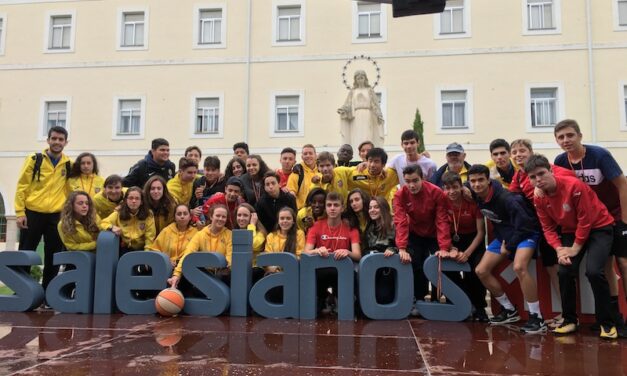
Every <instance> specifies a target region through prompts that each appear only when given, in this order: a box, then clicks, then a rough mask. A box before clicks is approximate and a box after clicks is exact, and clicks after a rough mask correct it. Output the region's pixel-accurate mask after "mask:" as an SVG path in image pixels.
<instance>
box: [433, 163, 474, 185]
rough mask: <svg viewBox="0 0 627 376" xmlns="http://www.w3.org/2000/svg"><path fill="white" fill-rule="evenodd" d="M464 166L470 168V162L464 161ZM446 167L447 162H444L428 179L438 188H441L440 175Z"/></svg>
mask: <svg viewBox="0 0 627 376" xmlns="http://www.w3.org/2000/svg"><path fill="white" fill-rule="evenodd" d="M464 167H466V170H470V163H468V162H466V161H464ZM447 169H448V164H447V163H445V164H444V165H443V166H441V167H440V168H438V170H437V171H436V172H435V173H434V174H433V176H432V177H431V179H429V182H430V183H432V184H435V185H437V186H438V187H440V188H442V185H443V184H442V175H444V173H445V172H446V170H447Z"/></svg>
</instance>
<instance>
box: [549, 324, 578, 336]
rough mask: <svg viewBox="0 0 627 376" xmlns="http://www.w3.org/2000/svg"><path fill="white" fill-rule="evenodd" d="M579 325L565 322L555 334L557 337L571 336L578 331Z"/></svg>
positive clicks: (554, 331) (556, 329) (554, 330)
mask: <svg viewBox="0 0 627 376" xmlns="http://www.w3.org/2000/svg"><path fill="white" fill-rule="evenodd" d="M577 328H578V326H577V323H576V322H563V323H562V325H560V326H558V327H557V328H555V329H553V333H554V334H557V335H566V334H571V333H574V332H576V331H577Z"/></svg>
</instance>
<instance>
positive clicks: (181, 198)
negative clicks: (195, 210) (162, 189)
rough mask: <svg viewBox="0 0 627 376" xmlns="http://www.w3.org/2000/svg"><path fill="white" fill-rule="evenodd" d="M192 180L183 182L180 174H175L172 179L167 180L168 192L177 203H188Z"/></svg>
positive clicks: (190, 196)
mask: <svg viewBox="0 0 627 376" xmlns="http://www.w3.org/2000/svg"><path fill="white" fill-rule="evenodd" d="M193 185H194V181H193V180H192V181H190V182H188V183H185V182H183V181H182V180H181V175H180V174H176V175H175V176H174V177H173V178H172V179H170V180H168V192H170V195H172V197H173V198H174V199H175V200H176V203H177V204H185V205H189V201H190V200H191V199H192V194H193V193H194V192H192V190H193Z"/></svg>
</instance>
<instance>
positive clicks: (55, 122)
mask: <svg viewBox="0 0 627 376" xmlns="http://www.w3.org/2000/svg"><path fill="white" fill-rule="evenodd" d="M66 119H67V102H65V101H63V102H46V127H45V132H44V133H45V134H48V131H49V130H50V128H52V127H56V126H59V127H63V128H65V121H66Z"/></svg>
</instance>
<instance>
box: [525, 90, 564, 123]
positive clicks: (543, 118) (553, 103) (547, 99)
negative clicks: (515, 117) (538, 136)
mask: <svg viewBox="0 0 627 376" xmlns="http://www.w3.org/2000/svg"><path fill="white" fill-rule="evenodd" d="M526 106H527V107H526V110H525V112H526V115H525V116H526V122H527V131H528V132H553V127H554V126H555V124H556V123H557V122H558V121H559V120H560V119H563V118H564V113H565V112H564V88H563V85H562V84H561V83H554V84H542V85H527V93H526Z"/></svg>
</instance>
